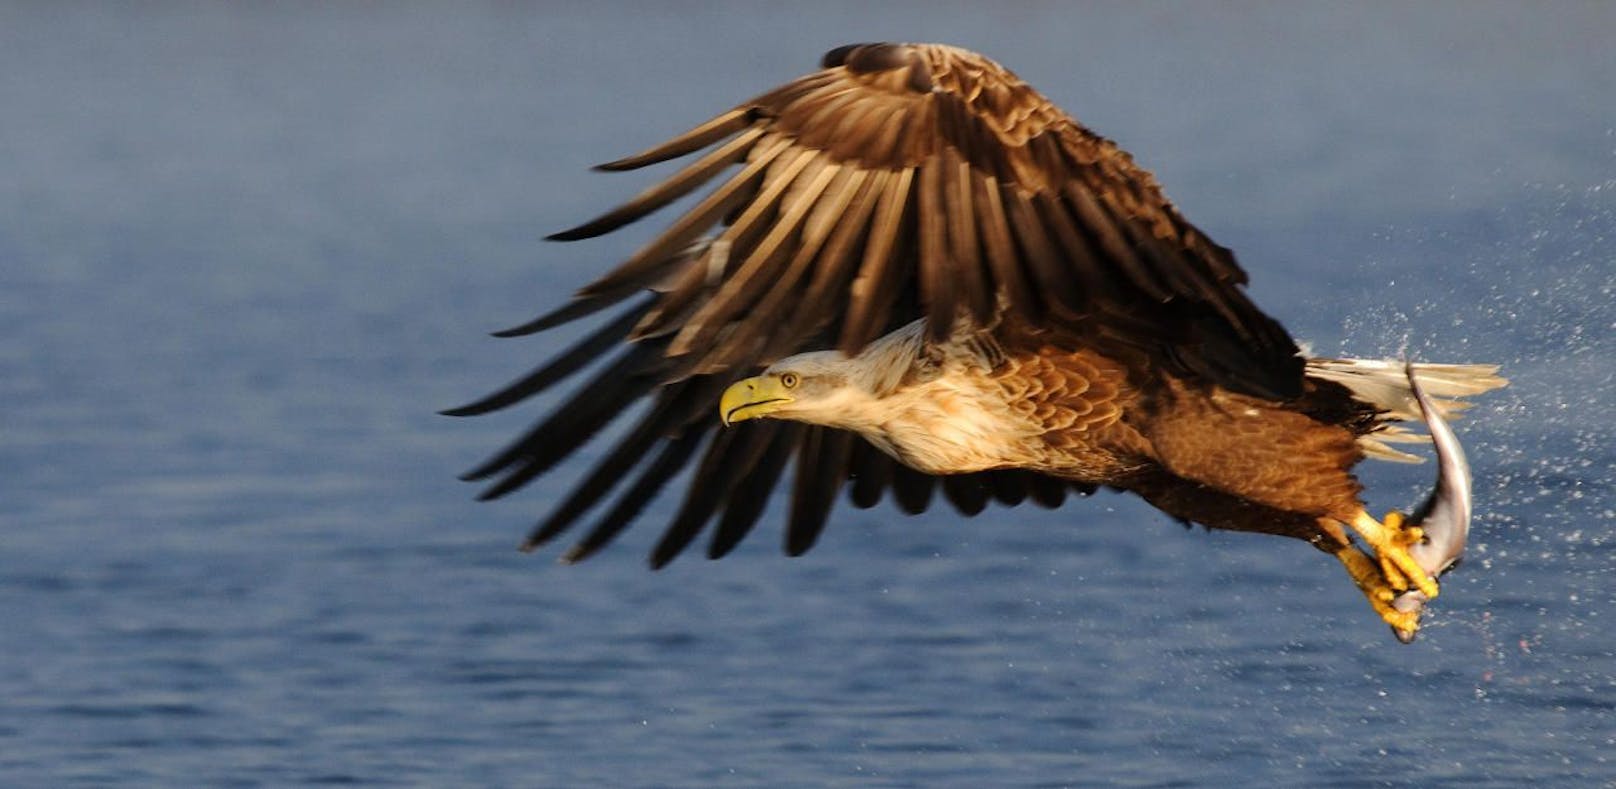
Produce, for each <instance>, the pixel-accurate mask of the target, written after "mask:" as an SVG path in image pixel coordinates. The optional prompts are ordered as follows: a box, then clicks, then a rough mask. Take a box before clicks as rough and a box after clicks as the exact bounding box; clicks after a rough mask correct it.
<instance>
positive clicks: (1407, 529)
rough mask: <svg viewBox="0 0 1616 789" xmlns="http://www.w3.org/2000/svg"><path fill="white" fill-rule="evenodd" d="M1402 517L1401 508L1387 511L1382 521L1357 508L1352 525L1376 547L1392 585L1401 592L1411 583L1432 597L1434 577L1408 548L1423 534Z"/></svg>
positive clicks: (1434, 595)
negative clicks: (1405, 522)
mask: <svg viewBox="0 0 1616 789" xmlns="http://www.w3.org/2000/svg"><path fill="white" fill-rule="evenodd" d="M1403 521H1404V519H1403V514H1402V513H1400V512H1395V511H1394V512H1388V513H1386V520H1385V522H1384V523H1382V522H1380V521H1377V520H1375V519H1374V518H1373V517H1371V516H1370V515H1369V513H1367V512H1364V511H1363V510H1359V511H1358V514H1357V516H1356V517H1354V518H1353V519H1352V524H1351V525H1352V528H1353V530H1354V531H1357V532H1358V534H1359V535H1360V536H1362V537H1363V538H1364V541H1366V542H1368V543H1369V547H1371V548H1373V549H1374V550H1375V558H1377V559H1379V560H1380V567H1381V573H1382V574H1383V576H1384V577H1385V579H1386V582H1387V583H1388V584H1390V585H1391V586H1392V588H1394V589H1395V590H1396V591H1398V592H1402V591H1406V590H1407V589H1409V588H1410V587H1413V588H1416V589H1419V590H1420V592H1421V593H1423V594H1424V595H1425V596H1426V597H1427V598H1429V599H1435V598H1436V595H1437V589H1438V587H1437V583H1436V580H1435V579H1433V578H1432V577H1431V575H1430V574H1429V573H1427V572H1426V571H1425V568H1423V567H1421V566H1420V563H1419V562H1418V561H1416V560H1415V559H1414V557H1413V555H1411V554H1410V553H1409V552H1408V549H1409V547H1411V546H1414V545H1418V544H1419V542H1420V539H1421V538H1423V537H1424V536H1425V534H1424V532H1423V531H1421V530H1420V528H1419V527H1417V526H1405V525H1404V522H1403Z"/></svg>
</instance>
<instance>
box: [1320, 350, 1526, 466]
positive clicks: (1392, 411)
mask: <svg viewBox="0 0 1616 789" xmlns="http://www.w3.org/2000/svg"><path fill="white" fill-rule="evenodd" d="M1307 374H1308V376H1310V377H1313V378H1319V379H1322V380H1326V381H1333V382H1335V383H1338V384H1341V385H1342V386H1345V387H1346V388H1347V390H1348V391H1350V392H1352V396H1353V397H1354V398H1356V399H1358V400H1360V401H1362V402H1364V403H1367V404H1369V405H1372V406H1374V407H1375V408H1377V409H1379V410H1381V411H1383V412H1385V415H1384V417H1383V418H1384V419H1386V420H1389V422H1388V423H1387V424H1385V425H1383V426H1382V427H1380V428H1378V429H1377V430H1375V431H1374V432H1373V433H1370V434H1368V435H1365V436H1362V437H1360V438H1359V439H1358V446H1360V447H1362V448H1363V451H1364V455H1365V456H1366V457H1372V458H1375V459H1377V460H1390V461H1393V462H1398V463H1423V462H1425V458H1422V457H1420V456H1418V455H1411V454H1409V453H1407V452H1402V451H1399V450H1396V449H1393V448H1391V447H1390V446H1387V445H1388V444H1429V443H1430V442H1431V437H1430V436H1427V435H1425V434H1424V433H1420V432H1415V431H1414V430H1410V429H1409V428H1407V427H1404V426H1402V425H1397V424H1392V423H1391V422H1395V421H1411V422H1415V423H1416V424H1424V420H1423V418H1422V417H1421V415H1420V406H1419V403H1418V402H1417V401H1416V400H1415V399H1414V391H1413V390H1412V389H1410V388H1409V385H1408V377H1407V375H1406V374H1405V373H1404V368H1403V362H1401V361H1396V360H1382V359H1308V360H1307ZM1414 377H1415V378H1417V379H1419V382H1420V388H1421V389H1423V390H1425V393H1426V395H1427V396H1428V397H1430V398H1431V400H1432V403H1433V404H1434V405H1435V406H1436V407H1437V409H1438V410H1440V411H1441V412H1442V415H1443V416H1444V417H1446V418H1449V419H1452V418H1454V417H1455V416H1457V415H1458V414H1459V413H1460V412H1462V411H1464V410H1465V409H1466V408H1469V407H1470V403H1467V402H1465V401H1463V400H1461V399H1460V398H1463V397H1470V396H1473V395H1478V394H1481V393H1483V392H1489V391H1492V390H1494V389H1497V388H1499V387H1501V386H1503V385H1505V384H1507V383H1509V381H1508V380H1506V379H1504V378H1503V377H1502V376H1500V375H1498V365H1494V364H1422V363H1415V364H1414Z"/></svg>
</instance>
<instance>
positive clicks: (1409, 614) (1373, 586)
mask: <svg viewBox="0 0 1616 789" xmlns="http://www.w3.org/2000/svg"><path fill="white" fill-rule="evenodd" d="M1335 558H1336V559H1339V560H1340V561H1341V564H1343V565H1345V566H1346V568H1347V574H1348V575H1351V576H1352V580H1353V582H1354V583H1356V584H1358V589H1359V590H1360V591H1362V592H1363V593H1364V597H1367V598H1369V605H1370V606H1371V607H1372V608H1374V609H1375V613H1377V614H1379V615H1380V618H1381V619H1383V620H1385V622H1386V624H1388V625H1391V626H1392V629H1393V630H1396V631H1397V632H1398V638H1399V639H1402V640H1404V641H1407V640H1409V639H1411V638H1413V634H1414V633H1415V632H1417V631H1418V630H1419V629H1420V615H1419V613H1418V612H1417V611H1399V610H1397V609H1396V608H1393V607H1392V599H1393V598H1395V597H1396V596H1397V593H1398V591H1399V590H1397V589H1394V588H1392V586H1391V585H1390V584H1388V583H1387V581H1386V579H1385V577H1383V576H1382V575H1381V573H1380V568H1379V567H1377V566H1376V564H1377V563H1376V562H1375V561H1374V560H1373V559H1370V558H1369V557H1368V556H1367V555H1365V554H1364V552H1363V551H1360V550H1358V549H1357V548H1355V547H1353V546H1351V545H1348V546H1346V547H1344V548H1342V549H1341V550H1339V551H1337V552H1336V554H1335Z"/></svg>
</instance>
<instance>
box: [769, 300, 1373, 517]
mask: <svg viewBox="0 0 1616 789" xmlns="http://www.w3.org/2000/svg"><path fill="white" fill-rule="evenodd" d="M924 329H925V327H924V326H923V324H922V322H920V321H916V322H914V323H911V324H909V325H908V326H904V327H903V328H901V329H898V330H897V331H894V332H892V333H891V334H889V335H887V336H885V337H882V338H880V339H878V340H876V341H875V342H873V343H871V344H870V345H869V346H868V347H867V348H866V349H865V350H864V351H863V352H861V353H860V354H858V355H857V356H853V357H848V356H845V355H842V354H840V353H837V352H815V353H809V354H802V355H799V356H794V357H789V358H787V359H783V360H781V361H779V362H777V363H775V364H774V365H772V366H771V367H770V368H769V370H768V371H767V372H768V373H770V374H774V375H776V376H778V375H781V374H783V373H785V372H788V371H789V372H790V373H791V374H792V375H794V376H795V377H796V378H797V380H798V381H810V380H831V381H834V382H835V383H836V386H835V389H834V394H832V395H830V396H828V397H803V396H797V397H794V398H793V399H792V401H791V402H790V404H789V405H779V406H772V407H769V408H768V409H767V413H768V414H769V415H771V416H774V417H775V418H787V419H792V420H796V421H799V422H806V423H810V424H817V425H823V426H826V427H832V428H839V429H843V430H850V431H854V432H856V433H858V434H859V435H860V436H862V437H863V438H864V439H865V440H867V441H869V442H870V444H871V445H872V446H874V447H876V448H877V449H880V450H881V451H882V452H885V453H886V454H888V455H890V456H891V457H893V458H894V459H896V460H897V461H899V462H900V463H903V464H904V465H905V466H908V467H910V468H913V469H916V470H918V471H922V472H925V473H928V474H962V473H971V472H980V471H992V470H1003V469H1031V470H1037V471H1039V472H1041V473H1046V474H1049V475H1051V476H1056V477H1059V478H1061V479H1065V480H1069V481H1072V482H1075V483H1080V484H1082V485H1088V486H1109V487H1113V488H1118V489H1123V490H1134V491H1135V492H1139V493H1141V494H1143V495H1145V496H1146V498H1147V499H1160V500H1162V501H1164V502H1170V503H1173V506H1172V507H1171V508H1170V509H1169V511H1171V512H1174V513H1175V514H1178V516H1179V517H1180V518H1181V519H1182V520H1186V521H1192V522H1202V523H1205V522H1208V521H1217V522H1218V524H1219V525H1220V527H1222V528H1232V529H1239V530H1243V531H1273V530H1274V526H1273V524H1272V523H1271V522H1269V520H1271V517H1272V514H1273V513H1272V511H1283V512H1291V513H1295V514H1297V515H1301V516H1307V518H1309V519H1317V518H1321V517H1334V518H1340V519H1343V520H1345V519H1347V518H1349V517H1350V516H1351V514H1352V513H1353V512H1354V510H1355V509H1356V508H1357V506H1358V505H1357V495H1358V493H1359V491H1360V486H1359V485H1358V483H1357V481H1356V479H1355V478H1354V477H1353V476H1352V474H1351V471H1350V470H1351V468H1352V466H1354V465H1355V464H1356V463H1357V462H1358V461H1359V460H1361V459H1362V458H1363V456H1364V453H1363V451H1362V449H1361V448H1360V447H1359V446H1358V443H1357V440H1358V438H1359V436H1360V435H1362V434H1366V433H1369V432H1373V430H1374V429H1375V428H1376V427H1377V426H1378V425H1377V420H1375V419H1374V415H1375V413H1376V411H1375V409H1374V408H1372V407H1371V406H1370V405H1369V404H1366V403H1361V402H1359V401H1357V400H1355V399H1354V398H1353V397H1352V395H1351V393H1350V391H1349V390H1347V389H1345V388H1344V387H1341V386H1338V385H1335V384H1331V383H1329V382H1327V381H1321V380H1312V379H1310V380H1308V381H1307V382H1306V385H1307V388H1308V390H1309V392H1310V393H1311V395H1312V396H1311V397H1307V398H1300V399H1298V400H1295V401H1272V400H1266V399H1263V398H1259V397H1254V396H1251V395H1244V394H1240V393H1237V392H1232V391H1229V390H1226V389H1224V388H1222V387H1218V386H1216V385H1195V384H1194V382H1186V381H1184V380H1181V379H1179V378H1176V377H1173V376H1165V377H1163V376H1159V375H1156V374H1153V373H1152V372H1151V371H1150V370H1148V369H1135V370H1130V369H1129V367H1128V366H1127V365H1126V364H1125V363H1124V362H1123V361H1119V360H1118V359H1113V358H1110V357H1108V356H1106V355H1104V354H1103V353H1102V352H1100V351H1096V350H1094V349H1092V348H1088V347H1083V346H1082V344H1081V343H1080V342H1077V341H1073V340H1070V339H1069V340H1067V341H1066V342H1064V343H1060V344H1057V341H1056V340H1055V339H1053V338H1049V337H1040V336H1038V333H1035V332H1027V331H1024V330H1023V331H1016V330H1001V331H989V330H983V329H979V328H976V327H972V326H969V325H965V324H961V325H959V326H956V330H955V332H954V334H952V335H951V336H950V337H949V338H948V339H947V340H946V341H944V342H928V341H927V340H926V338H925V334H924ZM794 388H802V389H806V388H807V387H804V386H803V384H802V383H798V384H797V385H796V386H795V387H794ZM1324 400H1333V401H1334V406H1333V408H1331V409H1330V410H1329V411H1328V412H1324V411H1323V409H1322V408H1321V406H1320V405H1319V403H1320V401H1324ZM1309 408H1311V409H1312V410H1313V413H1308V411H1307V410H1305V409H1309ZM1325 413H1331V414H1341V413H1345V414H1349V415H1351V416H1352V418H1351V419H1350V420H1343V419H1334V420H1332V419H1328V418H1321V417H1323V416H1324V414H1325ZM758 415H760V414H758V413H752V414H748V415H747V418H755V417H756V416H758ZM1208 491H1216V492H1218V493H1219V494H1222V495H1224V496H1231V497H1235V498H1238V499H1244V500H1247V501H1249V502H1251V503H1253V504H1257V505H1261V506H1262V507H1263V508H1264V509H1263V510H1257V509H1249V511H1241V512H1240V513H1238V516H1235V515H1229V514H1223V515H1221V516H1211V515H1208V514H1205V513H1203V512H1202V510H1200V509H1198V508H1196V507H1194V506H1193V502H1194V501H1195V499H1196V494H1200V493H1206V492H1208ZM1164 509H1167V508H1164ZM1224 509H1226V507H1223V506H1221V502H1220V506H1219V507H1218V508H1217V510H1218V511H1220V512H1221V511H1222V510H1224ZM1293 520H1294V519H1293ZM1248 521H1249V522H1248Z"/></svg>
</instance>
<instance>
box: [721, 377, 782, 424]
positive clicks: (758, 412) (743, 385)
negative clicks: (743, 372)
mask: <svg viewBox="0 0 1616 789" xmlns="http://www.w3.org/2000/svg"><path fill="white" fill-rule="evenodd" d="M792 400H793V398H792V397H791V395H790V394H789V393H787V392H786V387H785V386H784V385H783V384H781V383H780V377H779V376H776V375H759V376H756V377H754V378H746V379H743V380H740V381H736V382H735V383H733V384H730V387H729V388H728V389H725V390H724V396H723V397H722V398H720V399H719V401H718V415H719V416H720V417H722V418H723V420H724V424H725V425H726V426H727V425H732V424H735V423H736V422H744V421H746V420H748V419H756V418H758V417H760V416H768V415H769V414H772V413H774V412H775V411H778V410H780V408H781V407H782V406H784V405H786V404H788V403H790V402H791V401H792Z"/></svg>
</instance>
